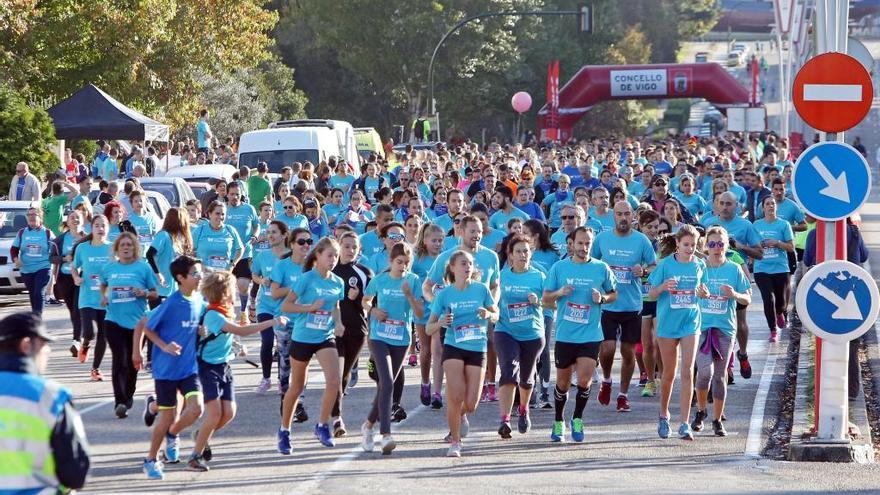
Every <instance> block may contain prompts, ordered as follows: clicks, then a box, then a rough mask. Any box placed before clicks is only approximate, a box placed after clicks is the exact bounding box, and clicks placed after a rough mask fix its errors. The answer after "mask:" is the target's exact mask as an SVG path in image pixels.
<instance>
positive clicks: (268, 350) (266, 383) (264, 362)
mask: <svg viewBox="0 0 880 495" xmlns="http://www.w3.org/2000/svg"><path fill="white" fill-rule="evenodd" d="M263 235H264V236H266V242H267V243H268V245H269V249H267V250H264V251H260V252H258V253H257V254H256V255H254V262H253V266H252V267H251V276H252V277H253V280H254V285H255V286H257V287H259V290H258V292H257V298H256V301H257V302H256V309H255V310H256V313H257V321H258V322H260V323H262V322H264V321H269V320H271V319H273V318H274V317H275V315H276V314H278V305H279V304H280V303H281V301H280V300H278V299H275V298H273V297H272V293H271V291H272V278H271V275H272V272H273V271H275V269H276V268H277V267H279V266H280V264H281V259H282V258H283V257H284V256H286V255H289V253H290V249H289V248H288V247H287V225H286V224H285V223H284V222H281V221H279V220H272V221H271V222H269V224H268V226H267V227H266V230H265V232H263ZM275 331H276V330H275V329H274V328H267V329H266V330H263V331H262V332H260V366H261V368H262V372H263V378H262V380H260V384H259V385H257V393H258V394H265V393H267V392H269V389H271V388H272V378H271V376H272V350H273V347H274V346H275ZM278 388H279V390H280V389H281V384H280V383H279V384H278Z"/></svg>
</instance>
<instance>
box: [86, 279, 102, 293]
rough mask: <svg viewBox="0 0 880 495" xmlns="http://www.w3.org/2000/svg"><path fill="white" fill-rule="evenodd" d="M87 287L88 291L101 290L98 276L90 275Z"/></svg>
mask: <svg viewBox="0 0 880 495" xmlns="http://www.w3.org/2000/svg"><path fill="white" fill-rule="evenodd" d="M86 283H87V284H88V286H89V290H95V291H97V290H101V277H100V276H98V275H91V276H89V279H88V280H87V281H86Z"/></svg>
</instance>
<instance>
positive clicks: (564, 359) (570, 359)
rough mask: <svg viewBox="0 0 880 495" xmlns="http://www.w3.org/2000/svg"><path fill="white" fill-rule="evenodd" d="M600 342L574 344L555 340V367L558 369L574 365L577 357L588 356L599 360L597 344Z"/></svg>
mask: <svg viewBox="0 0 880 495" xmlns="http://www.w3.org/2000/svg"><path fill="white" fill-rule="evenodd" d="M600 344H601V342H583V343H580V344H574V343H571V342H556V348H555V349H554V351H553V354H554V355H555V356H556V367H557V368H559V369H565V368H569V367H571V366H572V365H574V364H575V363H576V362H577V360H578V358H582V357H585V358H590V359H592V360H593V361H598V360H599V345H600Z"/></svg>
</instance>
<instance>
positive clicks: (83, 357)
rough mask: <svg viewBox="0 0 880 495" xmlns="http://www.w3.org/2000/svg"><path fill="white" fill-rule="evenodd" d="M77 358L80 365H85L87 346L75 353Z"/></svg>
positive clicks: (87, 352) (87, 357) (87, 355)
mask: <svg viewBox="0 0 880 495" xmlns="http://www.w3.org/2000/svg"><path fill="white" fill-rule="evenodd" d="M77 358H78V359H79V362H80V363H85V362H86V361H88V360H89V346H88V345H84V346H80V348H79V352H78V353H77Z"/></svg>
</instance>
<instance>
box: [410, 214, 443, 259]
mask: <svg viewBox="0 0 880 495" xmlns="http://www.w3.org/2000/svg"><path fill="white" fill-rule="evenodd" d="M431 234H440V235H441V236H443V237H446V232H443V228H442V227H440V226H439V225H437V224H435V223H426V224H424V225H422V230H420V231H419V238H418V239H416V256H418V257H419V258H421V257H423V256H428V245H427V244H426V243H425V239H427V238H428V236H430V235H431Z"/></svg>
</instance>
